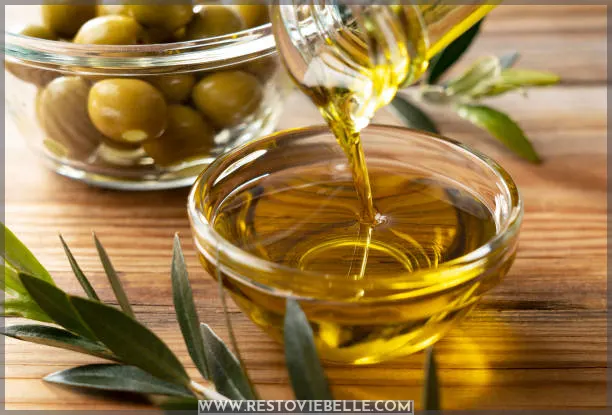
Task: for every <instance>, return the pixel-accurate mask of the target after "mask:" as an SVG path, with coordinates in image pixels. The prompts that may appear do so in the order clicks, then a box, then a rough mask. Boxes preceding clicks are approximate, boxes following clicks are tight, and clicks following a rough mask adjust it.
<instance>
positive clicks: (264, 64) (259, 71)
mask: <svg viewBox="0 0 612 415" xmlns="http://www.w3.org/2000/svg"><path fill="white" fill-rule="evenodd" d="M280 66H281V63H280V60H279V58H278V55H276V54H275V55H269V56H265V57H263V58H256V59H253V60H252V61H249V62H248V63H246V64H245V65H244V70H245V71H247V72H249V73H251V74H253V75H255V76H256V77H257V79H259V80H260V81H261V82H262V83H266V82H267V81H268V80H270V79H271V78H272V77H274V75H276V73H277V71H278V69H279V68H280Z"/></svg>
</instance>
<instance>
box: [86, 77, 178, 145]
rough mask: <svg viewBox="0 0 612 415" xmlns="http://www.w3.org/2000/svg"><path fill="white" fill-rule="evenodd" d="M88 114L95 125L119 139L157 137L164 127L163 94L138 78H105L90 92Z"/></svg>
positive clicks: (131, 140) (124, 141)
mask: <svg viewBox="0 0 612 415" xmlns="http://www.w3.org/2000/svg"><path fill="white" fill-rule="evenodd" d="M87 109H88V112H89V117H90V118H91V121H93V123H94V125H95V126H96V128H97V129H98V130H99V131H100V132H101V133H103V134H104V135H106V136H107V137H109V138H111V139H113V140H116V141H118V142H120V143H140V142H143V141H145V140H147V139H151V138H157V137H159V136H160V135H161V134H162V133H163V132H164V129H165V128H166V116H167V114H166V113H167V107H166V102H165V101H164V97H163V95H162V94H161V92H159V91H158V90H157V89H155V88H154V87H153V86H152V85H151V84H149V83H147V82H145V81H142V80H140V79H119V78H116V79H105V80H103V81H100V82H97V83H96V84H95V85H94V86H93V87H92V88H91V91H90V92H89V100H88V104H87Z"/></svg>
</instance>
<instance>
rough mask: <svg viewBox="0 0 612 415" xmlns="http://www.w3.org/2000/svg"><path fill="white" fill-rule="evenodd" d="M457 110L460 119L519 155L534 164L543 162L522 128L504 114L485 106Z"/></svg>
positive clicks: (458, 107) (470, 106)
mask: <svg viewBox="0 0 612 415" xmlns="http://www.w3.org/2000/svg"><path fill="white" fill-rule="evenodd" d="M455 110H456V111H457V114H459V116H460V117H462V118H464V119H466V120H468V121H469V122H471V123H472V124H474V125H476V126H478V127H480V128H482V129H484V130H486V131H488V132H489V134H491V135H492V136H493V137H495V138H497V139H498V140H499V141H500V142H501V143H503V144H504V145H505V146H506V147H508V148H509V149H510V150H512V151H513V152H514V153H516V154H517V155H519V156H521V157H523V158H524V159H526V160H529V161H531V162H533V163H540V162H541V159H540V157H539V156H538V154H537V153H536V151H535V149H534V148H533V146H532V145H531V143H530V142H529V140H528V139H527V137H526V136H525V133H524V132H523V130H522V129H521V127H519V126H518V124H517V123H516V122H514V121H513V120H512V119H510V117H508V116H507V115H506V114H504V113H503V112H500V111H498V110H496V109H494V108H491V107H487V106H484V105H458V106H456V107H455Z"/></svg>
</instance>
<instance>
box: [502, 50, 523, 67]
mask: <svg viewBox="0 0 612 415" xmlns="http://www.w3.org/2000/svg"><path fill="white" fill-rule="evenodd" d="M520 57H521V55H520V54H519V53H518V52H511V53H507V54H505V55H503V56H501V57H500V58H499V64H500V65H501V68H502V69H508V68H512V67H513V66H514V64H515V63H516V62H518V60H519V58H520Z"/></svg>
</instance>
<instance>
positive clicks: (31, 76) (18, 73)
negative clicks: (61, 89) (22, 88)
mask: <svg viewBox="0 0 612 415" xmlns="http://www.w3.org/2000/svg"><path fill="white" fill-rule="evenodd" d="M4 68H5V69H6V71H7V72H9V73H11V74H12V75H13V76H15V77H17V78H18V79H21V80H22V81H24V82H27V83H28V84H32V85H36V86H40V87H42V86H45V85H47V84H48V83H49V82H51V81H53V80H54V79H55V78H59V77H60V76H62V74H61V73H59V72H56V71H51V70H48V69H40V68H35V67H32V66H29V65H25V64H23V63H21V62H16V61H9V60H8V59H5V61H4Z"/></svg>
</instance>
